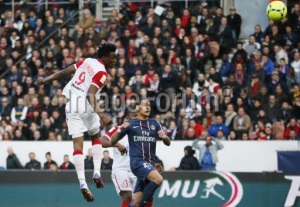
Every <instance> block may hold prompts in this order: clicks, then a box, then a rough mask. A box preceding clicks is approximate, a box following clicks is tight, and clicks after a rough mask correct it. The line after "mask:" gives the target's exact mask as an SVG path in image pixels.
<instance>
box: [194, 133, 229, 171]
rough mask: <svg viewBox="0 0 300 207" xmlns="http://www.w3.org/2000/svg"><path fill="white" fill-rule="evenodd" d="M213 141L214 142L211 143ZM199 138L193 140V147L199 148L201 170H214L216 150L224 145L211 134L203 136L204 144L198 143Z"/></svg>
mask: <svg viewBox="0 0 300 207" xmlns="http://www.w3.org/2000/svg"><path fill="white" fill-rule="evenodd" d="M212 140H214V141H215V144H213V143H212ZM198 141H199V139H196V140H194V142H193V145H192V146H193V148H195V149H198V150H199V163H200V166H201V170H216V164H217V162H218V155H217V153H218V150H221V149H223V148H224V145H223V144H222V143H221V142H220V141H219V140H218V139H214V138H213V137H211V136H207V137H206V138H205V144H204V145H199V144H198Z"/></svg>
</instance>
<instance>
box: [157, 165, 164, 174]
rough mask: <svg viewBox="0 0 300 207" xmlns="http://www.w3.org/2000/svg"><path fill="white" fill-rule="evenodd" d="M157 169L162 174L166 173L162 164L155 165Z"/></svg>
mask: <svg viewBox="0 0 300 207" xmlns="http://www.w3.org/2000/svg"><path fill="white" fill-rule="evenodd" d="M155 168H156V170H157V171H158V172H159V173H160V174H161V173H162V172H163V171H164V170H163V167H162V165H161V164H160V163H155Z"/></svg>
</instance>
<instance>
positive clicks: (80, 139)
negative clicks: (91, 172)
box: [73, 136, 94, 202]
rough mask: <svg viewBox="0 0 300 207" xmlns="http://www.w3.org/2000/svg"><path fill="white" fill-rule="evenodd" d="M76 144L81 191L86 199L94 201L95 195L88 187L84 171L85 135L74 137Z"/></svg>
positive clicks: (76, 161)
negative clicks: (83, 151) (83, 150)
mask: <svg viewBox="0 0 300 207" xmlns="http://www.w3.org/2000/svg"><path fill="white" fill-rule="evenodd" d="M73 145H74V152H73V157H74V165H75V169H76V173H77V176H78V180H79V183H80V191H81V193H82V195H83V197H84V199H85V200H86V201H88V202H92V201H93V200H94V196H93V194H92V193H91V191H90V190H89V188H88V185H87V183H86V180H85V171H84V156H83V153H82V149H83V136H80V137H77V138H74V139H73Z"/></svg>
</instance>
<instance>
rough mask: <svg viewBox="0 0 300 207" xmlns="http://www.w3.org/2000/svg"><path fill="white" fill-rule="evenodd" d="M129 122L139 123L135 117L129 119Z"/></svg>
mask: <svg viewBox="0 0 300 207" xmlns="http://www.w3.org/2000/svg"><path fill="white" fill-rule="evenodd" d="M127 122H128V123H129V124H130V125H132V124H137V123H138V119H136V118H134V119H130V120H127Z"/></svg>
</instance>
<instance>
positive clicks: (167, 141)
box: [157, 130, 171, 146]
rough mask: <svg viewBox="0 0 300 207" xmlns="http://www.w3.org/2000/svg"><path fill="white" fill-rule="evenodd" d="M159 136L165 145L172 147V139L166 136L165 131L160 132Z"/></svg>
mask: <svg viewBox="0 0 300 207" xmlns="http://www.w3.org/2000/svg"><path fill="white" fill-rule="evenodd" d="M157 134H158V136H159V138H161V139H162V141H163V143H164V144H165V145H166V146H170V145H171V139H170V138H169V137H168V136H167V135H166V133H165V132H164V131H163V130H160V131H158V133H157Z"/></svg>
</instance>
